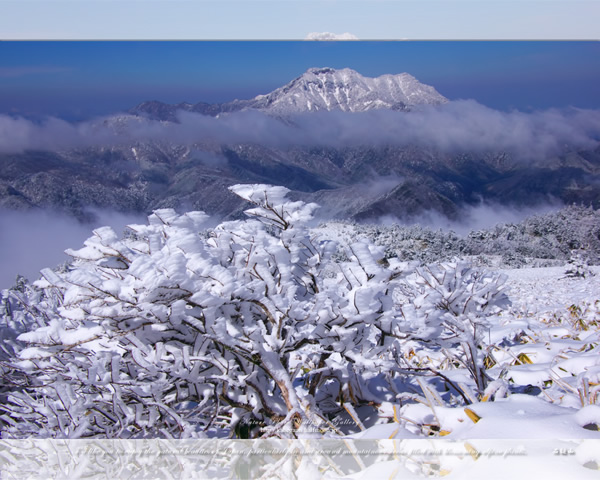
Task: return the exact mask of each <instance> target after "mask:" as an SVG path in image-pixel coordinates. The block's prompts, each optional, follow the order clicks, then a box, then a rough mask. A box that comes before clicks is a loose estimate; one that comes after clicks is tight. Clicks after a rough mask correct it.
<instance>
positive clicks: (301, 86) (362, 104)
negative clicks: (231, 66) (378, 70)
mask: <svg viewBox="0 0 600 480" xmlns="http://www.w3.org/2000/svg"><path fill="white" fill-rule="evenodd" d="M447 102H448V99H447V98H446V97H444V96H443V95H441V94H440V93H438V92H437V91H436V90H435V88H433V87H431V86H429V85H425V84H423V83H421V82H419V81H418V80H417V79H416V78H415V77H413V76H412V75H410V74H408V73H401V74H398V75H391V74H387V75H381V76H379V77H375V78H371V77H365V76H363V75H361V74H360V73H358V72H356V71H354V70H352V69H350V68H344V69H340V70H336V69H334V68H329V67H325V68H309V69H308V70H307V71H306V72H305V73H303V74H302V75H301V76H299V77H298V78H295V79H294V80H292V81H291V82H290V83H288V84H287V85H284V86H283V87H280V88H277V89H275V90H273V91H272V92H270V93H268V94H266V95H258V96H256V97H254V98H253V99H249V100H234V101H232V102H227V103H220V104H218V103H217V104H209V103H204V102H199V103H196V104H190V103H179V104H175V105H170V104H166V103H162V102H158V101H149V102H144V103H141V104H139V105H137V106H136V107H134V108H132V109H131V110H129V113H130V114H133V115H140V116H144V117H148V118H151V119H153V120H162V121H176V120H177V112H178V111H186V112H193V113H200V114H202V115H211V116H216V115H219V114H221V113H227V112H235V111H242V110H259V111H262V112H264V113H271V114H275V115H278V116H286V115H292V114H297V113H306V112H317V111H343V112H363V111H367V110H374V109H390V110H410V109H411V108H413V107H416V106H419V105H440V104H444V103H447Z"/></svg>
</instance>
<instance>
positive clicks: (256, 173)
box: [0, 68, 600, 220]
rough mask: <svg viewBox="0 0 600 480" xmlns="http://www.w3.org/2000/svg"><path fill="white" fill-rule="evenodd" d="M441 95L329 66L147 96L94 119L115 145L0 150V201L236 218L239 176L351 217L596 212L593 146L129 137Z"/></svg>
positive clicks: (420, 101)
mask: <svg viewBox="0 0 600 480" xmlns="http://www.w3.org/2000/svg"><path fill="white" fill-rule="evenodd" d="M446 102H448V100H447V99H446V98H444V97H443V96H442V95H440V94H439V93H438V92H436V91H435V89H434V88H433V87H429V86H426V85H423V84H421V83H419V82H418V81H417V80H416V79H415V78H414V77H412V76H410V75H408V74H400V75H383V76H381V77H378V78H367V77H363V76H361V75H360V74H358V73H357V72H355V71H353V70H350V69H343V70H334V69H331V68H315V69H310V70H308V71H307V72H306V73H304V74H303V75H301V76H300V77H298V78H296V79H295V80H293V81H291V82H290V83H289V84H287V85H285V86H283V87H281V88H278V89H276V90H274V91H273V92H271V93H269V94H267V95H259V96H258V97H255V98H253V99H250V100H235V101H233V102H229V103H225V104H214V105H211V104H208V103H197V104H190V103H180V104H177V105H167V104H164V103H161V102H155V101H151V102H145V103H142V104H140V105H138V106H137V107H135V108H133V109H132V110H131V111H130V112H129V113H128V114H120V115H114V116H112V117H109V118H107V119H104V120H102V122H103V126H102V128H108V129H109V130H111V131H114V132H118V133H119V134H120V135H122V138H124V139H126V140H125V141H124V142H122V143H121V144H119V145H100V146H98V145H96V146H93V147H85V148H83V147H80V148H72V149H62V150H60V151H26V152H24V153H19V154H0V209H11V210H25V209H32V208H33V209H35V208H51V209H56V210H60V211H64V212H68V213H69V214H71V215H73V216H75V217H77V218H79V219H82V220H85V219H87V218H89V215H90V214H89V211H90V208H101V209H110V210H116V211H121V212H139V213H150V212H151V211H152V210H154V209H158V208H168V207H170V208H175V209H178V210H179V211H186V210H204V211H206V212H207V213H209V214H211V215H214V216H217V217H220V218H226V217H228V218H236V217H241V216H243V213H242V211H243V209H244V208H245V207H246V205H245V204H244V202H243V201H241V200H240V199H239V198H238V197H236V196H235V195H233V194H231V193H230V192H229V191H228V189H227V187H228V186H231V185H234V184H238V183H266V184H274V185H282V186H285V187H287V188H289V189H291V190H292V193H291V194H290V196H291V197H292V198H296V199H301V200H305V201H314V202H317V203H319V204H320V205H322V208H321V210H320V212H321V213H320V214H321V215H322V216H323V217H328V218H344V219H355V220H377V219H378V218H380V217H390V216H392V217H396V218H400V219H410V218H414V217H417V216H419V215H420V214H423V213H425V212H435V213H437V214H440V215H443V216H446V217H449V218H453V219H456V218H458V217H459V216H460V214H461V208H462V207H463V206H465V205H475V204H479V203H480V202H481V200H482V199H484V200H486V201H489V202H494V203H499V204H512V205H516V206H519V207H522V206H524V205H532V204H536V203H545V202H548V201H549V200H552V201H562V202H564V203H584V204H586V205H593V206H594V207H596V208H600V148H595V149H593V150H585V151H576V150H569V151H565V153H564V154H560V155H554V156H552V157H548V158H543V159H541V160H537V161H533V160H527V161H523V160H522V159H515V158H512V157H511V155H510V154H509V153H507V152H503V151H489V152H488V151H486V152H478V153H476V152H472V151H459V152H457V151H452V152H450V151H440V150H439V149H436V148H434V147H427V146H415V145H405V146H392V145H382V144H380V145H373V144H366V143H365V144H364V145H362V144H360V145H358V146H356V145H355V146H345V147H324V146H318V145H306V144H303V145H301V146H300V145H288V146H279V147H273V146H267V145H262V144H260V143H258V142H255V143H252V144H250V143H248V144H240V143H235V142H233V141H230V142H227V141H222V140H221V141H216V140H203V141H202V142H197V143H193V144H189V143H187V144H178V143H177V142H176V141H174V140H165V139H164V137H163V139H162V140H159V139H154V140H144V141H139V140H129V138H130V137H128V136H127V132H128V131H131V129H143V128H145V127H146V126H148V125H149V126H151V127H152V128H162V126H165V125H166V126H167V127H178V125H174V124H175V123H177V122H178V112H181V111H185V112H191V113H200V114H202V115H209V116H217V115H221V114H225V113H228V112H237V111H243V110H246V111H250V110H254V111H261V112H263V113H266V114H268V115H272V117H273V118H274V119H275V122H278V121H282V122H286V121H287V119H288V116H289V118H292V117H293V115H294V114H302V115H304V116H307V115H311V114H312V112H321V111H340V112H364V111H367V110H372V109H387V110H399V111H401V112H402V113H398V115H413V114H414V113H413V112H412V111H413V110H415V109H419V108H421V107H422V106H425V105H439V104H443V103H446ZM155 120H159V121H160V122H159V123H157V122H155ZM163 123H164V125H162V124H163ZM290 123H293V121H292V122H290ZM161 125H162V126H161ZM243 127H244V128H252V125H243ZM169 138H170V137H169Z"/></svg>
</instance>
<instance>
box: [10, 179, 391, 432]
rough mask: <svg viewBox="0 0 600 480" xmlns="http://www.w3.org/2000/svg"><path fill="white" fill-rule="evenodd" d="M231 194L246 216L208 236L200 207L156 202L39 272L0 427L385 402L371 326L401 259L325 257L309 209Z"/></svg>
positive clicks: (274, 423)
mask: <svg viewBox="0 0 600 480" xmlns="http://www.w3.org/2000/svg"><path fill="white" fill-rule="evenodd" d="M231 190H232V191H233V192H234V193H236V194H237V195H239V196H241V197H242V198H244V199H246V200H247V201H249V202H250V203H252V204H253V208H251V209H250V210H248V211H247V212H246V213H247V214H248V215H249V216H250V217H251V218H250V219H248V220H245V221H233V222H225V223H222V224H221V225H219V226H218V227H216V228H215V229H214V230H213V232H212V234H211V235H210V236H208V238H207V236H206V235H204V234H202V235H201V234H200V233H199V232H201V231H202V228H203V226H204V225H205V222H206V220H207V217H206V215H204V214H203V213H201V212H189V213H187V214H184V215H177V214H176V213H175V212H174V211H172V210H168V209H165V210H159V211H156V212H155V213H154V214H153V215H151V216H150V217H149V224H148V225H132V226H130V227H129V228H130V229H131V231H132V233H130V234H129V235H126V236H125V237H124V238H121V239H119V238H118V236H117V235H116V234H115V233H114V232H113V231H112V230H111V229H110V228H108V227H104V228H100V229H97V230H95V231H94V236H93V237H91V238H90V239H88V240H87V241H86V242H85V244H84V247H83V248H81V249H79V250H69V251H67V252H68V253H69V254H70V255H71V256H72V257H73V259H74V260H73V263H72V265H71V267H70V268H69V269H67V271H65V272H61V273H59V272H54V271H52V270H48V269H47V270H44V271H43V272H42V274H43V279H42V280H40V281H38V282H37V283H36V285H37V288H38V289H43V290H44V291H46V292H52V295H53V297H54V298H57V299H58V301H57V302H56V303H55V304H54V305H52V306H50V307H49V308H47V309H45V310H44V311H40V312H38V313H37V314H35V315H34V316H35V319H36V322H37V324H36V325H35V326H34V327H33V328H30V329H29V331H26V332H25V333H22V334H21V335H20V337H19V340H20V341H22V342H26V343H27V348H24V349H22V350H21V351H20V352H19V357H18V359H17V360H15V361H13V362H11V368H17V369H19V370H20V372H21V373H22V374H24V375H25V378H26V379H27V380H26V381H24V382H23V383H22V385H21V386H20V388H18V389H14V390H12V391H11V392H10V393H9V394H8V398H7V401H6V404H5V405H4V406H2V407H0V408H2V410H3V411H4V415H3V416H2V418H3V420H4V421H5V422H6V423H7V424H8V426H7V427H6V428H4V433H3V435H4V436H9V437H10V436H15V437H19V436H27V435H35V436H42V437H68V438H77V437H90V436H101V437H106V438H143V437H176V438H182V437H197V436H203V435H209V436H215V435H219V432H220V431H225V433H229V430H223V429H220V428H219V427H220V426H222V425H223V424H226V425H227V426H228V428H230V430H231V431H234V432H236V433H237V434H238V435H239V436H258V435H279V436H293V435H295V432H296V431H297V429H298V428H299V427H300V426H301V425H303V426H308V428H309V429H310V428H313V429H315V430H317V431H319V432H322V431H326V430H335V428H334V427H333V425H332V424H331V423H330V422H329V421H328V420H327V413H329V412H334V411H337V410H340V409H341V408H342V405H344V403H348V404H350V405H359V404H361V403H367V402H369V401H381V396H379V397H378V396H377V395H376V394H374V393H373V392H371V391H370V390H369V389H368V388H367V382H368V380H369V378H372V377H374V376H377V375H378V374H380V373H381V372H384V371H387V370H389V368H391V367H392V366H393V363H392V362H391V361H390V359H389V356H387V355H386V354H385V352H386V342H385V341H383V337H384V335H383V334H382V332H383V331H384V330H385V329H390V328H394V327H393V324H394V322H395V321H396V319H397V318H396V317H397V316H398V312H396V311H395V310H394V309H393V308H392V293H393V288H392V286H391V284H392V283H393V282H394V281H396V280H397V278H398V277H399V272H398V271H397V267H398V265H399V262H392V263H391V264H389V263H387V262H384V261H381V260H382V257H383V253H382V249H381V248H378V247H374V246H373V245H369V244H367V243H356V244H354V245H351V246H349V247H348V252H347V256H348V261H345V262H341V263H335V262H333V261H332V260H331V258H330V257H331V255H332V253H333V252H334V251H335V248H334V246H333V245H332V242H329V241H318V240H316V239H313V238H311V237H310V235H309V232H308V230H307V228H306V227H305V223H306V221H307V220H308V219H310V217H311V214H312V212H313V210H314V209H315V208H316V205H314V204H305V203H303V202H291V201H288V200H286V199H285V195H286V193H287V189H285V188H282V187H271V186H265V185H245V186H244V185H238V186H234V187H231ZM26 303H27V302H24V304H26ZM382 395H383V394H382ZM383 396H385V395H383ZM386 398H387V397H386Z"/></svg>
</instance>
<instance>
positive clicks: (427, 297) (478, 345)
mask: <svg viewBox="0 0 600 480" xmlns="http://www.w3.org/2000/svg"><path fill="white" fill-rule="evenodd" d="M505 281H506V277H505V276H503V275H499V274H493V273H490V272H486V271H484V270H479V269H475V268H472V267H471V266H469V265H467V264H465V263H442V264H433V265H428V266H425V267H421V268H417V269H416V270H415V272H414V273H413V274H411V275H409V276H408V277H407V278H406V280H405V288H404V291H403V295H404V297H405V298H406V299H407V300H408V302H406V301H405V302H404V305H402V306H401V312H402V316H403V321H402V322H400V323H398V328H399V329H400V331H401V332H403V334H404V335H405V337H406V338H407V339H417V340H420V341H423V342H427V343H428V344H429V345H435V346H437V347H439V348H441V349H443V350H444V352H445V353H446V354H448V355H451V360H452V361H453V362H455V363H456V366H460V367H462V368H466V369H467V370H468V372H469V374H470V376H471V378H472V379H473V380H474V382H475V385H476V387H477V390H478V394H479V395H483V394H484V392H485V390H486V387H487V385H488V380H489V379H488V377H487V375H486V372H485V365H484V358H485V356H486V347H487V334H488V331H489V328H490V326H491V324H490V322H491V321H492V318H493V316H494V315H497V314H498V313H499V312H500V311H501V310H502V309H504V308H506V307H507V306H508V304H509V300H508V297H507V296H506V294H505V293H504V292H503V290H502V285H503V284H504V282H505Z"/></svg>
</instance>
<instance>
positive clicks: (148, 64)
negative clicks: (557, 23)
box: [0, 41, 600, 119]
mask: <svg viewBox="0 0 600 480" xmlns="http://www.w3.org/2000/svg"><path fill="white" fill-rule="evenodd" d="M599 58H600V42H556V41H545V42H500V41H494V42H483V41H481V42H479V41H410V42H402V41H394V42H382V41H370V42H366V41H358V42H356V41H351V42H305V41H266V42H262V41H176V42H173V41H162V42H161V41H153V42H139V41H131V42H122V41H119V42H113V41H110V42H87V41H68V42H54V41H49V42H41V41H27V42H11V41H8V42H0V90H1V91H2V95H1V96H0V113H12V114H24V115H57V116H62V117H66V118H71V119H78V118H85V117H89V116H92V115H100V114H105V113H111V112H114V111H119V110H126V109H128V108H130V107H132V106H134V105H136V104H138V103H140V102H142V101H145V100H160V101H163V102H168V103H177V102H181V101H187V102H191V103H195V102H199V101H205V102H209V103H214V102H224V101H229V100H233V99H234V98H251V97H253V96H255V95H258V94H262V93H268V92H269V91H271V90H273V89H275V88H277V87H279V86H282V85H284V84H285V83H287V82H289V81H291V80H292V79H293V78H295V77H297V76H299V75H301V74H302V73H303V72H304V71H306V69H308V68H310V67H322V66H330V67H334V68H344V67H349V68H353V69H355V70H357V71H358V72H359V73H361V74H363V75H365V76H378V75H382V74H385V73H402V72H408V73H411V74H412V75H414V76H415V77H417V79H419V80H420V81H422V82H423V83H426V84H429V85H433V86H434V87H435V88H436V89H438V91H439V92H440V93H442V94H443V95H445V96H447V97H448V98H450V99H459V98H462V99H466V98H473V99H475V100H477V101H478V102H480V103H482V104H484V105H487V106H490V107H493V108H498V109H502V110H509V109H511V108H516V109H520V110H528V109H543V108H550V107H566V106H576V107H581V108H600V89H599V88H598V87H597V85H599V84H600V62H599V61H598V59H599Z"/></svg>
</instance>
